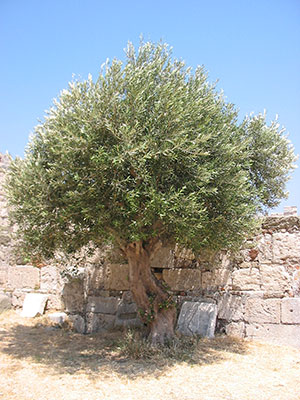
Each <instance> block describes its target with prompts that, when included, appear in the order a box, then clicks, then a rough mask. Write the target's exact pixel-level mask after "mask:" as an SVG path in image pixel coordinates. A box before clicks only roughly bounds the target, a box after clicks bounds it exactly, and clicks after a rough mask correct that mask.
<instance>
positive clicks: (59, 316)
mask: <svg viewBox="0 0 300 400" xmlns="http://www.w3.org/2000/svg"><path fill="white" fill-rule="evenodd" d="M47 317H48V318H49V319H50V321H51V322H53V323H55V324H57V325H63V323H64V322H65V321H66V320H67V318H68V315H67V314H66V313H64V312H56V313H52V314H48V315H47Z"/></svg>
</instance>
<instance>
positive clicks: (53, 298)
mask: <svg viewBox="0 0 300 400" xmlns="http://www.w3.org/2000/svg"><path fill="white" fill-rule="evenodd" d="M63 308H64V304H63V302H62V298H61V296H60V294H53V293H49V294H48V301H47V304H46V309H47V310H62V309H63Z"/></svg>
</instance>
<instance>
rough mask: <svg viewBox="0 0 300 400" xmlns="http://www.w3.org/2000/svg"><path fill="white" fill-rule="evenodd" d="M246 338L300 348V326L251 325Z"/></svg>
mask: <svg viewBox="0 0 300 400" xmlns="http://www.w3.org/2000/svg"><path fill="white" fill-rule="evenodd" d="M246 337H248V338H250V339H254V340H259V341H263V342H269V343H274V344H280V345H286V346H294V347H298V348H300V325H273V324H251V325H247V326H246Z"/></svg>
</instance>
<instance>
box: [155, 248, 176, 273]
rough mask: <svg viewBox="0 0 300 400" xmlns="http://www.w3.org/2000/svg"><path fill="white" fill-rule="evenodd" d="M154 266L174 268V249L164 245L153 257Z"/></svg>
mask: <svg viewBox="0 0 300 400" xmlns="http://www.w3.org/2000/svg"><path fill="white" fill-rule="evenodd" d="M150 265H151V267H152V268H172V267H173V266H174V249H173V248H172V247H170V246H162V247H161V248H160V249H159V250H158V251H156V252H155V254H154V256H153V257H152V258H151V262H150Z"/></svg>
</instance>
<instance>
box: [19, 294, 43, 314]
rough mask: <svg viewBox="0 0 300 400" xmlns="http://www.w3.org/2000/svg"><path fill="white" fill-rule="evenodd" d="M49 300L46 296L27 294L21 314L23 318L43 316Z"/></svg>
mask: <svg viewBox="0 0 300 400" xmlns="http://www.w3.org/2000/svg"><path fill="white" fill-rule="evenodd" d="M47 299H48V296H47V295H46V294H40V293H27V294H26V296H25V300H24V304H23V309H22V313H21V315H22V317H29V318H33V317H36V316H37V315H43V314H44V310H45V306H46V301H47Z"/></svg>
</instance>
